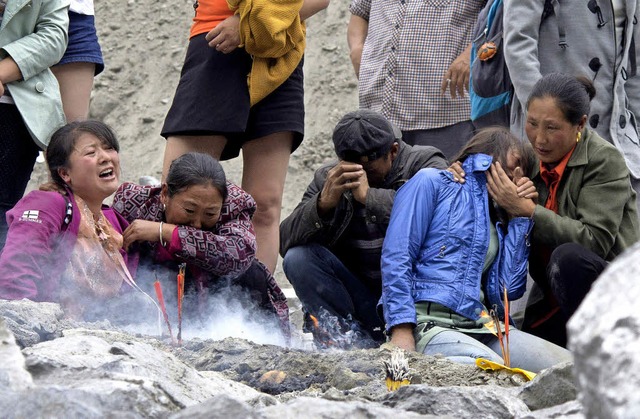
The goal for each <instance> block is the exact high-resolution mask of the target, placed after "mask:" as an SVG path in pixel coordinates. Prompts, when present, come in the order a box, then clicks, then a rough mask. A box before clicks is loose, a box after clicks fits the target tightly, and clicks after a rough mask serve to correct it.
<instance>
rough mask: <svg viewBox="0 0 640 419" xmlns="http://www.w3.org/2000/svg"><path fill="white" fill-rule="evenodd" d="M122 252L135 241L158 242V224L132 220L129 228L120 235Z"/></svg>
mask: <svg viewBox="0 0 640 419" xmlns="http://www.w3.org/2000/svg"><path fill="white" fill-rule="evenodd" d="M122 239H123V244H122V247H123V248H124V250H129V246H131V244H133V243H134V242H137V241H148V242H157V241H160V223H157V222H155V221H147V220H133V222H132V223H131V224H129V227H127V228H126V230H125V231H124V232H123V233H122Z"/></svg>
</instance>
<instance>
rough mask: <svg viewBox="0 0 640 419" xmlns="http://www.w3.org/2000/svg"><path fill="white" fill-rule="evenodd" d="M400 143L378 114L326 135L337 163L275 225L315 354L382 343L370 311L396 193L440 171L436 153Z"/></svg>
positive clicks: (358, 116) (442, 163)
mask: <svg viewBox="0 0 640 419" xmlns="http://www.w3.org/2000/svg"><path fill="white" fill-rule="evenodd" d="M401 136H402V134H401V133H400V131H399V130H398V129H397V128H396V127H394V126H393V125H392V124H391V123H390V122H389V121H387V120H386V119H385V118H384V117H383V116H382V115H381V114H379V113H377V112H374V111H371V110H366V109H361V110H358V111H355V112H350V113H348V114H347V115H345V116H344V117H343V118H342V119H341V120H340V122H338V125H336V127H335V130H334V132H333V143H334V146H335V152H336V155H337V156H338V159H339V160H338V161H337V162H335V161H334V162H331V163H329V164H325V165H324V166H322V167H320V168H319V169H318V170H317V171H316V172H315V175H314V179H313V181H312V182H311V184H309V186H308V187H307V190H306V191H305V193H304V196H303V197H302V201H301V202H300V203H299V204H298V206H297V207H296V209H295V210H294V211H293V212H292V213H291V214H290V215H289V216H288V217H287V218H286V219H285V220H284V221H283V222H282V223H281V224H280V254H281V255H282V256H283V258H284V263H283V267H284V272H285V274H286V276H287V278H288V279H289V282H291V284H292V285H293V288H294V289H295V291H296V294H297V295H298V297H299V298H300V301H301V302H302V305H303V308H304V312H305V323H304V330H305V331H311V332H312V333H313V335H314V340H315V343H316V345H317V346H319V347H327V346H334V347H335V346H337V347H342V348H348V347H351V346H354V345H355V346H372V345H375V344H378V343H381V342H383V341H384V336H383V334H382V330H383V326H384V325H383V322H382V320H381V319H380V318H379V317H378V314H377V313H376V304H377V303H378V300H379V298H380V295H381V292H382V291H381V287H382V285H381V283H382V282H381V274H380V255H381V251H382V242H383V241H384V236H385V233H386V231H387V226H388V224H389V217H390V214H391V208H392V206H393V200H394V198H395V194H396V190H397V189H398V188H399V187H400V186H402V185H403V184H404V183H405V182H407V181H408V180H409V179H410V178H411V177H412V176H413V175H414V174H415V173H417V172H418V171H419V170H420V169H422V168H425V167H434V168H439V169H444V168H446V167H447V162H446V160H445V158H444V155H443V154H442V153H441V152H440V151H439V150H438V149H436V148H434V147H428V146H413V147H412V146H409V145H407V144H405V143H403V142H402V140H401ZM311 316H313V319H316V321H317V324H315V322H314V321H313V319H312V317H311Z"/></svg>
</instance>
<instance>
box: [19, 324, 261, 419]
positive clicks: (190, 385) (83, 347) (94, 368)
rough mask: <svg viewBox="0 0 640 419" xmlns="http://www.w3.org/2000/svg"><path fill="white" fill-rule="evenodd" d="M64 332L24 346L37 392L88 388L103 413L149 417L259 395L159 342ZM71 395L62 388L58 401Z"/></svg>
mask: <svg viewBox="0 0 640 419" xmlns="http://www.w3.org/2000/svg"><path fill="white" fill-rule="evenodd" d="M64 334H65V336H64V337H62V338H59V339H56V340H53V341H49V342H44V343H40V344H38V345H35V346H33V347H31V348H27V349H25V350H24V351H23V352H24V354H25V356H26V364H27V368H28V370H29V371H30V372H31V374H32V376H33V379H34V382H35V384H37V385H38V386H40V387H42V388H41V392H45V393H46V392H47V391H48V390H47V388H49V389H58V388H65V389H69V390H76V391H77V392H81V393H83V394H84V393H86V394H87V395H86V396H83V397H82V399H83V401H84V402H85V403H88V404H92V402H93V401H95V406H94V407H95V409H98V411H101V412H103V413H106V412H111V411H113V410H114V409H116V408H117V409H120V410H122V411H125V412H126V411H130V412H136V414H139V415H141V416H144V417H152V416H157V415H159V414H161V413H165V414H166V413H168V412H172V411H178V410H180V409H183V408H185V407H187V406H192V405H195V404H198V403H201V402H203V401H205V400H207V399H210V398H211V397H213V396H216V395H219V394H228V395H231V396H233V397H235V398H238V399H241V400H242V399H253V398H256V397H258V396H259V395H260V393H258V392H257V391H255V390H253V389H251V388H249V387H246V386H244V385H242V384H240V383H237V382H233V381H230V380H228V379H226V378H223V377H222V376H220V375H219V374H213V373H211V374H207V376H206V377H205V376H204V375H202V374H200V373H199V372H198V371H196V370H195V369H193V368H192V367H190V366H188V365H185V364H184V363H183V362H181V361H179V360H178V359H177V358H175V357H174V356H173V355H172V354H170V353H169V352H167V351H166V350H163V349H162V344H161V343H159V342H158V343H156V344H153V343H152V342H153V341H152V340H149V341H148V342H147V341H143V340H142V339H137V338H134V337H133V336H131V335H128V334H125V333H119V332H113V331H92V330H80V329H77V330H70V331H65V333H64ZM52 391H56V390H52ZM70 394H73V392H70ZM75 399H76V396H75V395H74V396H69V397H67V396H66V393H64V392H63V396H61V398H60V399H59V403H60V404H61V405H66V404H69V405H70V406H74V405H76V404H77V403H78V401H77V400H75ZM42 413H46V410H44V411H43V412H42Z"/></svg>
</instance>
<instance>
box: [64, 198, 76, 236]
mask: <svg viewBox="0 0 640 419" xmlns="http://www.w3.org/2000/svg"><path fill="white" fill-rule="evenodd" d="M62 197H63V198H64V202H65V204H66V205H65V210H64V219H63V220H62V229H63V230H65V229H67V228H68V227H69V224H71V219H72V218H73V203H71V200H70V199H69V194H68V193H66V194H64V195H62Z"/></svg>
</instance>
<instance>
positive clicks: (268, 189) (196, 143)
mask: <svg viewBox="0 0 640 419" xmlns="http://www.w3.org/2000/svg"><path fill="white" fill-rule="evenodd" d="M292 143H293V133H291V132H277V133H274V134H270V135H267V136H265V137H262V138H257V139H255V140H251V141H248V142H246V143H245V144H244V145H243V147H242V155H243V161H244V165H243V171H242V185H241V186H242V188H243V189H244V190H245V191H247V192H248V193H249V194H251V196H253V199H255V200H256V203H257V206H258V208H257V211H256V213H255V215H254V217H253V224H254V228H255V231H256V239H257V242H258V251H257V255H256V256H257V258H258V259H259V260H260V261H261V262H262V263H264V264H265V265H266V266H267V268H268V269H269V271H270V272H274V271H275V268H276V263H277V261H278V248H279V241H280V233H279V225H280V210H281V208H282V195H283V193H284V181H285V178H286V176H287V168H288V166H289V156H290V154H291V145H292ZM225 144H226V139H225V138H224V137H222V136H178V137H169V138H167V145H166V148H165V152H164V162H163V167H162V177H163V180H164V178H165V177H166V175H167V172H168V171H169V166H170V165H171V162H172V161H173V160H174V159H176V158H177V157H179V156H181V155H183V154H185V153H188V152H190V151H197V152H201V153H208V154H210V155H211V156H213V157H214V158H216V159H219V158H220V155H221V154H222V149H223V148H224V145H225Z"/></svg>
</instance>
